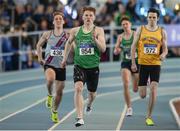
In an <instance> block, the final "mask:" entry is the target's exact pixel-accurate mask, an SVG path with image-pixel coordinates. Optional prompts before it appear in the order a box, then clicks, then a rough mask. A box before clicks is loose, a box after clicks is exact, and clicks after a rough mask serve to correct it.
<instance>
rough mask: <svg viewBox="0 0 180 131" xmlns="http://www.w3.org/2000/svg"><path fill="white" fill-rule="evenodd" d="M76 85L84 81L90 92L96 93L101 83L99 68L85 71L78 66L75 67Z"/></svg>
mask: <svg viewBox="0 0 180 131" xmlns="http://www.w3.org/2000/svg"><path fill="white" fill-rule="evenodd" d="M73 77H74V83H75V82H77V81H82V82H83V84H85V83H86V85H87V89H88V91H90V92H96V90H97V86H98V81H99V67H95V68H90V69H85V68H82V67H80V66H78V65H74V76H73Z"/></svg>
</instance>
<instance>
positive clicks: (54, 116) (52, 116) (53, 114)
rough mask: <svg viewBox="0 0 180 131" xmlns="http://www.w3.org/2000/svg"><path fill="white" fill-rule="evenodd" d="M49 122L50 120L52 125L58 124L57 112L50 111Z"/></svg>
mask: <svg viewBox="0 0 180 131" xmlns="http://www.w3.org/2000/svg"><path fill="white" fill-rule="evenodd" d="M51 120H52V121H53V122H54V123H57V122H59V118H58V112H57V111H53V110H51Z"/></svg>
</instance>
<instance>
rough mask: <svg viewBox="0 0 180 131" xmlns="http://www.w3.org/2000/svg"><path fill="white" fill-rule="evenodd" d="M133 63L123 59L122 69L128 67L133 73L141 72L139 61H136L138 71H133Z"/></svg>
mask: <svg viewBox="0 0 180 131" xmlns="http://www.w3.org/2000/svg"><path fill="white" fill-rule="evenodd" d="M131 63H132V62H131V61H127V62H125V61H122V62H121V69H123V68H126V69H128V70H129V71H131V73H138V72H139V65H138V63H137V61H136V66H137V71H136V72H133V71H132V70H131V65H132V64H131Z"/></svg>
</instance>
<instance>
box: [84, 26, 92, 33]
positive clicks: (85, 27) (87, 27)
mask: <svg viewBox="0 0 180 131" xmlns="http://www.w3.org/2000/svg"><path fill="white" fill-rule="evenodd" d="M93 28H94V24H84V25H83V30H84V31H85V32H90V31H92V29H93Z"/></svg>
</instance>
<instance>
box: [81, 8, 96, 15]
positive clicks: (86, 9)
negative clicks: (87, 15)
mask: <svg viewBox="0 0 180 131" xmlns="http://www.w3.org/2000/svg"><path fill="white" fill-rule="evenodd" d="M85 11H91V12H93V13H94V15H95V14H96V9H95V8H94V7H91V6H86V7H83V8H82V14H84V12H85Z"/></svg>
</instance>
